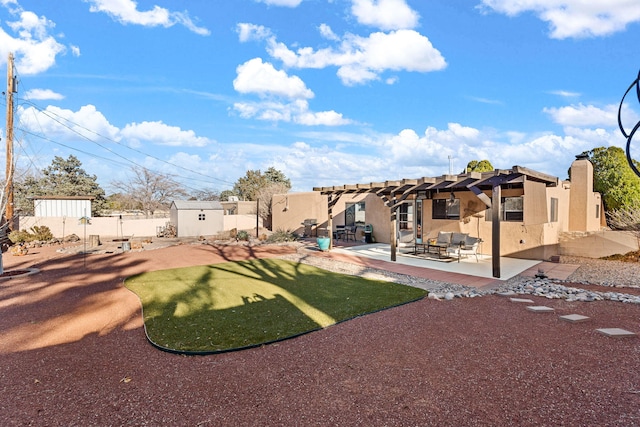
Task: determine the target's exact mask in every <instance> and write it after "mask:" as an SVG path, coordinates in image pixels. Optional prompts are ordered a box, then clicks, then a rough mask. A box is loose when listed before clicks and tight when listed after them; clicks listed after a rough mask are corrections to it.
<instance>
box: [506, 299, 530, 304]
mask: <svg viewBox="0 0 640 427" xmlns="http://www.w3.org/2000/svg"><path fill="white" fill-rule="evenodd" d="M511 302H518V303H525V304H531V303H533V300H532V299H527V298H511Z"/></svg>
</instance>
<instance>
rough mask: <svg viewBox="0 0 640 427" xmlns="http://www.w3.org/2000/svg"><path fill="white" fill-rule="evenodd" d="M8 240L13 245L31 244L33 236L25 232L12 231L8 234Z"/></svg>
mask: <svg viewBox="0 0 640 427" xmlns="http://www.w3.org/2000/svg"><path fill="white" fill-rule="evenodd" d="M9 240H11V241H12V242H13V243H23V242H31V241H32V240H34V239H33V236H32V235H31V234H29V232H28V231H27V230H14V231H12V232H11V233H9Z"/></svg>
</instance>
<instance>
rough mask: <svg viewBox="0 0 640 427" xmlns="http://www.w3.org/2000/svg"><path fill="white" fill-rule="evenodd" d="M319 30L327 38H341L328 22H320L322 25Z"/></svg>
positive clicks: (334, 39) (336, 39)
mask: <svg viewBox="0 0 640 427" xmlns="http://www.w3.org/2000/svg"><path fill="white" fill-rule="evenodd" d="M318 31H320V35H321V36H322V37H324V38H325V39H327V40H333V41H338V40H340V37H338V35H337V34H336V33H334V32H333V30H332V29H331V27H330V26H329V25H327V24H320V26H319V27H318Z"/></svg>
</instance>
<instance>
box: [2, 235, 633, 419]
mask: <svg viewBox="0 0 640 427" xmlns="http://www.w3.org/2000/svg"><path fill="white" fill-rule="evenodd" d="M266 256H286V257H293V258H295V257H298V258H299V259H301V258H304V260H305V262H312V263H322V266H323V267H324V268H329V269H332V270H336V271H341V272H345V273H346V272H351V274H362V275H366V276H369V277H385V278H387V279H388V280H397V281H406V283H410V282H412V278H410V277H406V276H402V275H390V274H385V273H384V272H380V271H375V270H370V269H368V270H362V268H361V267H354V266H352V265H349V264H344V263H338V262H335V261H327V260H326V259H321V258H317V259H315V260H314V257H312V256H308V254H305V253H301V251H300V250H297V251H296V248H295V247H286V246H272V247H252V248H247V247H243V246H239V245H238V246H208V245H181V246H171V247H167V248H159V249H157V250H153V251H141V252H133V251H132V252H130V253H124V254H123V253H112V254H95V255H91V256H87V257H83V256H80V255H74V254H60V253H56V252H54V251H51V250H49V249H41V250H38V251H37V253H36V251H33V253H30V254H29V255H28V256H26V257H13V258H12V257H6V261H5V265H6V266H7V268H8V269H10V268H28V267H37V268H39V269H40V272H39V273H37V274H34V275H31V276H26V277H18V278H14V279H11V280H5V281H2V282H0V379H1V381H0V395H1V396H2V398H1V399H0V418H2V425H6V426H21V425H36V426H76V425H77V426H80V425H81V426H86V425H100V426H102V425H104V426H107V425H114V426H120V425H122V426H124V425H135V426H142V425H153V426H157V425H185V426H268V425H297V426H336V425H337V426H359V425H367V426H372V425H373V426H502V425H505V426H507V425H509V426H511V425H519V426H542V425H544V426H563V425H565V426H596V425H597V426H634V425H640V372H639V370H638V358H639V356H640V340H639V339H638V338H637V337H634V338H624V339H612V338H608V337H606V336H604V335H602V334H600V333H598V332H596V329H598V328H612V327H618V328H623V329H627V330H630V331H633V332H636V333H639V332H640V325H639V324H638V322H639V317H640V316H639V315H640V305H638V304H628V303H621V302H612V301H595V302H579V301H567V300H564V299H548V298H544V297H540V296H535V295H532V296H531V298H532V299H533V300H534V301H535V303H536V304H537V305H546V306H550V307H553V308H554V309H555V313H552V314H538V313H532V312H530V311H528V310H526V309H525V307H524V306H523V305H521V304H516V303H513V302H510V300H509V298H505V297H501V296H497V295H486V296H482V297H478V298H454V299H453V300H451V301H437V300H433V299H423V300H421V301H418V302H415V303H411V304H407V305H404V306H401V307H396V308H394V309H390V310H385V311H382V312H379V313H374V314H371V315H367V316H363V317H360V318H357V319H354V320H351V321H348V322H344V323H341V324H338V325H335V326H332V327H329V328H326V329H323V330H321V331H318V332H314V333H310V334H307V335H304V336H301V337H298V338H295V339H292V340H287V341H283V342H280V343H277V344H273V345H268V346H264V347H261V348H255V349H250V350H246V351H240V352H231V353H224V354H218V355H212V356H205V357H185V356H179V355H174V354H169V353H164V352H161V351H158V350H156V349H155V348H153V347H152V346H151V345H149V344H148V343H147V342H146V340H145V338H144V333H143V330H142V320H141V315H140V303H139V301H138V300H137V298H136V297H135V296H134V295H133V294H132V293H130V292H129V291H128V290H126V289H125V288H123V286H122V280H123V279H124V278H125V277H128V276H130V275H132V274H136V273H139V272H143V271H149V270H155V269H162V268H170V267H180V266H186V265H193V264H206V263H215V262H223V261H226V260H235V259H246V258H254V257H266ZM563 261H564V260H563ZM325 263H326V264H325ZM623 267H625V268H623ZM626 267H627V266H620V265H617V264H616V267H614V269H613V271H611V272H610V271H609V269H608V265H607V264H602V263H599V262H591V261H589V262H587V261H584V262H581V268H580V269H579V270H578V271H577V272H576V273H575V274H574V277H571V280H573V281H575V282H576V283H579V282H585V283H583V286H586V287H588V286H594V284H596V283H607V284H609V286H607V287H605V286H599V287H602V288H609V287H610V286H613V285H619V284H624V285H625V286H632V285H637V282H634V280H637V279H636V278H635V277H634V271H635V274H636V275H637V272H638V269H637V266H633V268H630V269H629V270H627V269H626ZM622 270H625V271H627V274H628V275H626V274H625V275H624V277H623V273H622ZM614 273H615V276H614V275H613V274H614ZM614 277H615V282H614V281H613V280H614V279H613V278H614ZM517 280H520V279H519V278H518V279H514V282H515V281H517ZM415 282H416V281H415V280H414V281H413V283H412V284H413V285H415V284H416V283H415ZM586 282H588V283H589V284H587V283H586ZM410 284H411V283H410ZM442 286H443V289H449V288H446V286H447V284H442ZM628 289H632V288H628ZM571 313H576V314H582V315H585V316H589V317H590V320H589V321H587V322H583V323H575V324H574V323H568V322H565V321H562V320H560V319H559V316H558V315H561V314H571Z"/></svg>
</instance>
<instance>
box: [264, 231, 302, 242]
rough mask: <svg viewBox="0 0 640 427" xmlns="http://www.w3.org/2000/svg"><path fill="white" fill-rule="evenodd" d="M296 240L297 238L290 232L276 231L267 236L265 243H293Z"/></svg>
mask: <svg viewBox="0 0 640 427" xmlns="http://www.w3.org/2000/svg"><path fill="white" fill-rule="evenodd" d="M296 240H298V236H296V234H295V233H294V232H293V231H291V230H282V229H280V230H276V231H274V232H273V234H271V236H269V238H268V239H267V242H269V243H282V242H295V241H296Z"/></svg>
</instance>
